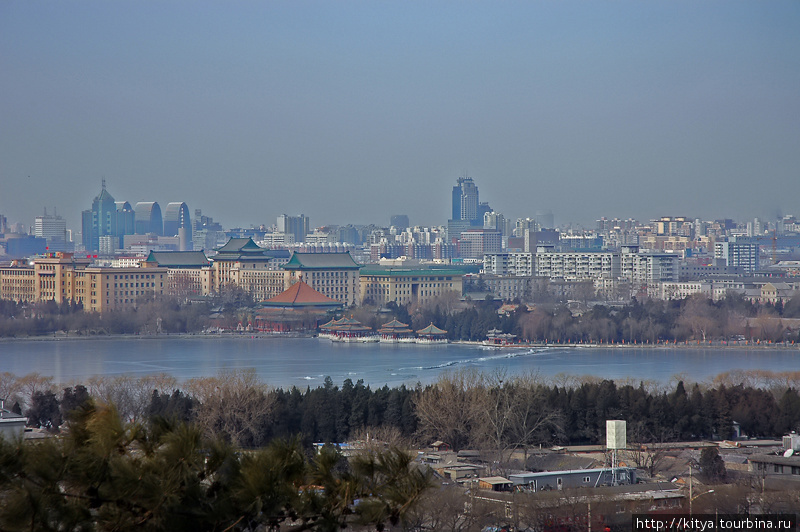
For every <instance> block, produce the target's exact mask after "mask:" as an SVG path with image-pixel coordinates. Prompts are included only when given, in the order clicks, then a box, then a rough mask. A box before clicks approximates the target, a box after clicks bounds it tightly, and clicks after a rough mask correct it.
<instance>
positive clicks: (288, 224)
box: [278, 214, 311, 244]
mask: <svg viewBox="0 0 800 532" xmlns="http://www.w3.org/2000/svg"><path fill="white" fill-rule="evenodd" d="M278 232H279V233H286V234H290V235H292V236H293V237H294V242H295V243H297V244H299V243H300V242H303V241H304V240H305V238H306V235H307V234H308V233H310V232H311V230H310V221H309V218H308V216H306V215H305V214H301V215H299V216H290V215H288V214H281V215H280V216H278Z"/></svg>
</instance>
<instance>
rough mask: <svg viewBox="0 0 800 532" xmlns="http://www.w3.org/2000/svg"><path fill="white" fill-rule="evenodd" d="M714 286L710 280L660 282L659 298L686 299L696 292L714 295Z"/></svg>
mask: <svg viewBox="0 0 800 532" xmlns="http://www.w3.org/2000/svg"><path fill="white" fill-rule="evenodd" d="M712 286H713V284H712V283H711V282H710V281H681V282H677V283H673V282H666V283H660V286H659V299H663V300H667V299H686V298H687V297H689V296H692V295H695V294H703V295H704V296H706V297H708V298H711V297H712Z"/></svg>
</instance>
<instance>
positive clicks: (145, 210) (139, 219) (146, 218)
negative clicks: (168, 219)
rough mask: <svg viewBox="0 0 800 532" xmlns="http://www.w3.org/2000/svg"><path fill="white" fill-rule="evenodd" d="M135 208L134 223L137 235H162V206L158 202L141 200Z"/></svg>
mask: <svg viewBox="0 0 800 532" xmlns="http://www.w3.org/2000/svg"><path fill="white" fill-rule="evenodd" d="M133 210H134V213H135V222H134V224H135V227H136V234H137V235H146V234H148V233H153V234H156V235H158V236H162V235H163V234H164V222H163V219H162V217H161V207H160V206H159V205H158V202H156V201H140V202H139V203H137V204H136V207H134V209H133ZM170 236H171V235H170Z"/></svg>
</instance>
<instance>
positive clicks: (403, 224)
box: [389, 214, 409, 231]
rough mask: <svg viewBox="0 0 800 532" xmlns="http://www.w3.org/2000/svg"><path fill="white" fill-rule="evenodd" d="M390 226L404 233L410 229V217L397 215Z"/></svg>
mask: <svg viewBox="0 0 800 532" xmlns="http://www.w3.org/2000/svg"><path fill="white" fill-rule="evenodd" d="M389 225H390V226H391V227H396V228H397V229H399V230H400V231H403V230H405V229H407V228H408V225H409V224H408V215H407V214H395V215H393V216H392V217H391V219H390V220H389Z"/></svg>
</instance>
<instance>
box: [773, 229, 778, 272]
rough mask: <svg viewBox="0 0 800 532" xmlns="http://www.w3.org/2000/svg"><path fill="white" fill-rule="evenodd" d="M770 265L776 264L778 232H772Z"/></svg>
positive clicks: (775, 230) (774, 230)
mask: <svg viewBox="0 0 800 532" xmlns="http://www.w3.org/2000/svg"><path fill="white" fill-rule="evenodd" d="M772 264H773V266H774V265H775V264H778V230H777V229H773V230H772Z"/></svg>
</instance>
